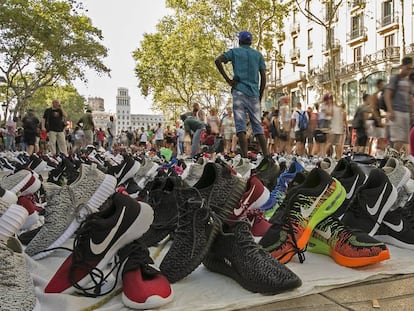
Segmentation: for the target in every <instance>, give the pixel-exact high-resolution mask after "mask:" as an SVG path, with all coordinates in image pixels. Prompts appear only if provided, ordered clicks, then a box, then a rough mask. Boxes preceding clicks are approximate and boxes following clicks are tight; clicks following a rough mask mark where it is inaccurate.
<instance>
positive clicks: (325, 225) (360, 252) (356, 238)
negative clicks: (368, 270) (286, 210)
mask: <svg viewBox="0 0 414 311" xmlns="http://www.w3.org/2000/svg"><path fill="white" fill-rule="evenodd" d="M307 250H308V251H310V252H312V253H318V254H322V255H326V256H330V257H332V259H333V260H335V262H336V263H338V264H339V265H341V266H345V267H351V268H355V267H363V266H367V265H371V264H375V263H378V262H381V261H383V260H386V259H389V258H390V253H389V251H388V248H387V246H386V245H385V244H384V243H382V242H379V241H378V240H376V239H374V238H373V237H371V236H369V235H368V234H367V233H366V232H364V231H361V230H358V229H352V228H350V227H346V226H344V225H343V224H342V223H341V221H340V220H338V219H335V218H333V217H331V216H329V217H328V218H326V219H325V220H323V221H322V222H321V223H319V224H318V225H317V226H316V228H315V230H314V231H313V233H312V236H311V238H310V239H309V242H308V247H307Z"/></svg>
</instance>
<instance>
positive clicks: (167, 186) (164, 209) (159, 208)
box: [140, 177, 184, 246]
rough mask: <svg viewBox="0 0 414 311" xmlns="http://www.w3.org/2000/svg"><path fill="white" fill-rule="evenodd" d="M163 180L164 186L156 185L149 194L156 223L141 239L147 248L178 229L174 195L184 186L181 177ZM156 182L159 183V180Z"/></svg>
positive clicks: (149, 201) (153, 223)
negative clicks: (176, 190)
mask: <svg viewBox="0 0 414 311" xmlns="http://www.w3.org/2000/svg"><path fill="white" fill-rule="evenodd" d="M161 179H162V181H160V182H162V186H161V187H157V186H156V184H157V183H155V189H153V190H151V191H150V193H149V200H148V203H149V204H150V205H151V207H152V208H153V209H154V221H153V222H152V224H151V226H150V228H149V230H148V231H147V232H146V233H145V234H144V235H143V236H142V237H141V238H140V241H141V242H142V243H143V244H145V245H146V246H153V245H156V244H157V243H158V242H160V241H161V240H162V239H164V238H165V237H166V236H167V235H168V234H169V233H171V232H173V231H174V230H175V228H176V227H177V218H178V210H177V202H176V198H175V194H174V193H175V189H176V188H177V187H183V186H184V184H183V181H182V180H181V178H180V177H166V178H161ZM156 180H157V182H158V181H159V178H156V179H155V180H154V181H156Z"/></svg>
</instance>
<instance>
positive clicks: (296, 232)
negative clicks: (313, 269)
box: [259, 168, 345, 263]
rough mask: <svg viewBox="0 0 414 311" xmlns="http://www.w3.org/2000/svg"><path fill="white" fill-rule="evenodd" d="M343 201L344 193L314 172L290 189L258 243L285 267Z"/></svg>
mask: <svg viewBox="0 0 414 311" xmlns="http://www.w3.org/2000/svg"><path fill="white" fill-rule="evenodd" d="M344 199H345V189H344V187H343V186H342V185H341V184H340V183H339V181H338V180H336V179H334V178H332V177H331V176H330V175H329V174H328V173H326V172H325V171H324V170H322V169H321V168H314V169H313V170H312V171H311V172H310V173H309V175H307V177H306V180H305V181H304V182H303V183H302V184H300V185H298V186H296V187H293V188H292V189H290V191H288V193H287V195H286V197H285V200H284V201H283V203H282V206H281V207H280V209H281V211H283V214H281V219H279V220H278V221H276V220H273V221H272V220H271V222H272V223H273V225H272V227H270V228H269V230H268V231H267V232H266V234H265V235H264V236H263V238H262V239H261V240H260V241H259V244H261V245H262V246H263V247H264V248H265V249H266V250H267V251H269V252H271V254H272V256H274V257H275V258H276V259H278V260H279V261H281V262H283V263H286V262H288V261H289V260H290V259H291V258H292V257H293V256H294V255H295V254H299V260H300V261H301V262H303V260H304V258H303V256H302V252H303V251H304V250H305V248H306V244H307V243H308V241H309V238H310V237H311V234H312V231H313V230H314V228H315V227H316V226H317V225H318V224H319V223H320V222H321V221H322V220H324V219H325V218H326V217H328V216H330V215H332V214H333V213H334V212H335V211H336V210H337V209H338V208H339V206H340V205H341V204H342V202H343V201H344Z"/></svg>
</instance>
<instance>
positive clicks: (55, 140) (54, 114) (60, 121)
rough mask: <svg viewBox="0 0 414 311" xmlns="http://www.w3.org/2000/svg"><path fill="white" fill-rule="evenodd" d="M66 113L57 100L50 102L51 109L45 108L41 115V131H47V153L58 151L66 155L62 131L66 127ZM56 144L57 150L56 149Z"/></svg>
mask: <svg viewBox="0 0 414 311" xmlns="http://www.w3.org/2000/svg"><path fill="white" fill-rule="evenodd" d="M66 117H67V114H66V112H65V111H64V110H63V108H62V106H61V103H60V101H59V100H57V99H54V100H53V101H52V107H49V108H47V109H46V110H45V111H44V113H43V118H42V121H41V122H42V127H41V129H42V130H43V131H47V135H48V137H49V144H48V146H49V151H50V153H51V154H56V151H59V152H61V153H63V154H65V155H67V154H68V150H67V145H66V137H65V132H64V129H65V127H66V122H65V118H66ZM56 144H57V149H56Z"/></svg>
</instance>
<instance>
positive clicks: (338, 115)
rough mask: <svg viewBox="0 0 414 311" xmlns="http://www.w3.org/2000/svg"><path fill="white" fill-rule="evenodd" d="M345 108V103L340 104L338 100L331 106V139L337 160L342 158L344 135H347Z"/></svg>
mask: <svg viewBox="0 0 414 311" xmlns="http://www.w3.org/2000/svg"><path fill="white" fill-rule="evenodd" d="M345 108H346V106H345V104H341V103H340V102H337V103H336V104H335V105H333V107H332V119H331V121H332V122H331V135H332V138H331V140H332V146H333V147H334V149H335V157H336V159H337V160H339V159H340V158H342V154H343V152H344V143H345V137H346V135H349V129H348V116H347V113H346V109H345Z"/></svg>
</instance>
